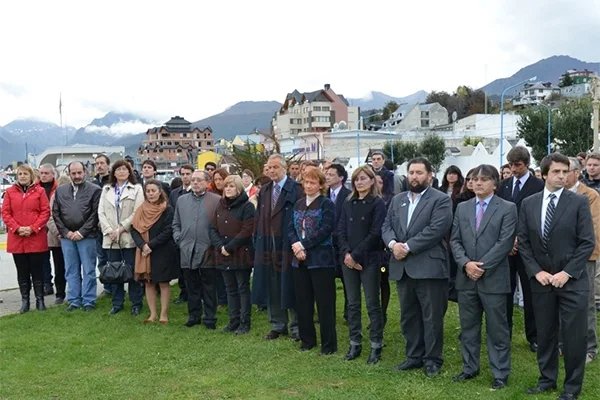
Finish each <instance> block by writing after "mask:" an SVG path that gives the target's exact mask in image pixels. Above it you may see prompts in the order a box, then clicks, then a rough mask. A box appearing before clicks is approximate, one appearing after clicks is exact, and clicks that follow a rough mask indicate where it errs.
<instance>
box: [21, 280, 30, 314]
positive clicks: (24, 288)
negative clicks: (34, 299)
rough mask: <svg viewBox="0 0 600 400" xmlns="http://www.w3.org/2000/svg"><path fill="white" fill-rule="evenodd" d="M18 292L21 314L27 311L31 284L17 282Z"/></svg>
mask: <svg viewBox="0 0 600 400" xmlns="http://www.w3.org/2000/svg"><path fill="white" fill-rule="evenodd" d="M19 291H20V292H21V309H20V310H19V312H20V313H21V314H23V313H26V312H27V311H29V292H30V291H31V284H30V283H29V281H19Z"/></svg>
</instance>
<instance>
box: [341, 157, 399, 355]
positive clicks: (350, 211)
mask: <svg viewBox="0 0 600 400" xmlns="http://www.w3.org/2000/svg"><path fill="white" fill-rule="evenodd" d="M386 212H387V210H386V207H385V203H384V201H383V199H382V198H381V197H380V195H379V189H378V187H377V184H376V182H375V173H374V172H373V170H372V169H371V167H370V166H367V165H365V166H362V167H358V168H357V169H355V170H354V172H353V173H352V194H351V195H350V199H348V200H347V201H346V202H345V203H344V206H343V207H342V215H341V216H340V221H339V225H338V231H337V234H338V244H339V247H340V253H341V254H342V257H343V263H344V265H345V267H342V273H343V274H344V284H345V285H346V293H347V295H348V328H349V329H350V350H349V351H348V354H346V360H354V359H355V358H357V357H358V356H360V353H361V351H362V332H361V331H362V324H361V292H360V288H361V284H362V287H363V290H364V292H365V300H366V303H367V312H368V313H369V319H370V321H371V327H370V335H369V337H370V340H371V354H370V356H369V359H368V360H367V363H369V364H376V363H378V362H379V361H380V360H381V349H382V347H383V315H382V312H381V303H380V302H379V286H380V282H381V269H380V268H381V266H382V265H383V258H384V253H383V246H382V244H381V226H382V225H383V221H384V220H385V216H386Z"/></svg>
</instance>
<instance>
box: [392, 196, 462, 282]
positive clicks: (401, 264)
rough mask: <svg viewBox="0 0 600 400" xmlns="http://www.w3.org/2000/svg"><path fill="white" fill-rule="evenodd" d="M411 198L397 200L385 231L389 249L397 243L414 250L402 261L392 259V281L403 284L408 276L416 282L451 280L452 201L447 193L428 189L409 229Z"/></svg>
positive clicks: (404, 197) (393, 200)
mask: <svg viewBox="0 0 600 400" xmlns="http://www.w3.org/2000/svg"><path fill="white" fill-rule="evenodd" d="M409 194H410V192H403V193H400V194H398V195H396V196H394V198H393V199H392V203H391V204H390V207H389V209H388V211H387V216H386V218H385V222H384V223H383V227H382V231H383V242H384V244H385V246H386V247H387V246H388V245H389V243H390V242H391V241H392V240H395V241H396V242H400V243H406V244H407V245H408V247H409V248H410V252H409V253H408V255H407V256H406V257H405V258H404V259H402V260H397V259H396V258H395V257H394V255H393V254H392V255H391V256H390V268H389V269H390V279H391V280H395V281H399V280H400V279H402V276H403V275H404V273H407V274H408V276H409V277H411V278H413V279H448V277H449V264H448V262H449V257H448V248H447V244H446V240H444V237H445V236H446V234H447V233H448V232H449V231H450V228H451V227H452V201H451V200H450V197H448V195H446V194H445V193H442V192H440V191H439V190H436V189H434V188H432V187H430V188H428V189H427V190H426V191H425V193H423V196H422V197H421V199H420V200H419V203H418V204H417V207H416V208H415V210H414V211H413V214H412V217H411V219H410V224H409V225H408V226H407V224H406V222H407V221H408V207H409V201H408V196H409Z"/></svg>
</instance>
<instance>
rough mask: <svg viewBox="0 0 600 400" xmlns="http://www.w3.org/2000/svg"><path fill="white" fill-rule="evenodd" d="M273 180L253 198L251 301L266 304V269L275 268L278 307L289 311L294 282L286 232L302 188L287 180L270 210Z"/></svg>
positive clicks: (289, 179)
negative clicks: (279, 285)
mask: <svg viewBox="0 0 600 400" xmlns="http://www.w3.org/2000/svg"><path fill="white" fill-rule="evenodd" d="M274 184H275V183H274V182H273V181H271V182H269V183H267V184H266V185H263V186H262V187H261V188H260V191H259V192H258V196H257V204H256V214H255V219H254V249H255V251H254V274H253V281H252V282H253V283H252V289H253V290H252V299H253V303H254V304H267V301H268V298H269V297H268V296H269V269H270V268H275V270H276V271H277V272H280V273H281V274H282V276H281V290H282V292H281V306H282V308H285V309H287V308H293V307H294V303H295V299H294V280H293V276H292V270H291V268H290V267H291V265H292V258H293V257H294V253H293V252H292V245H291V243H290V240H289V237H288V235H287V230H288V228H289V225H290V220H291V219H292V214H293V210H294V204H296V202H297V201H298V200H299V199H301V198H302V197H304V190H303V189H302V185H301V184H300V183H298V182H296V181H294V180H293V179H291V178H289V177H288V178H287V180H286V181H285V184H284V185H283V188H282V189H281V194H280V195H279V199H278V200H277V204H276V205H275V209H274V210H271V197H272V196H271V195H272V193H273V185H274Z"/></svg>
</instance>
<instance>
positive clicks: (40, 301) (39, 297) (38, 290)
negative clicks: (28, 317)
mask: <svg viewBox="0 0 600 400" xmlns="http://www.w3.org/2000/svg"><path fill="white" fill-rule="evenodd" d="M33 293H35V308H36V309H37V310H38V311H46V304H44V283H43V282H33Z"/></svg>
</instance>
